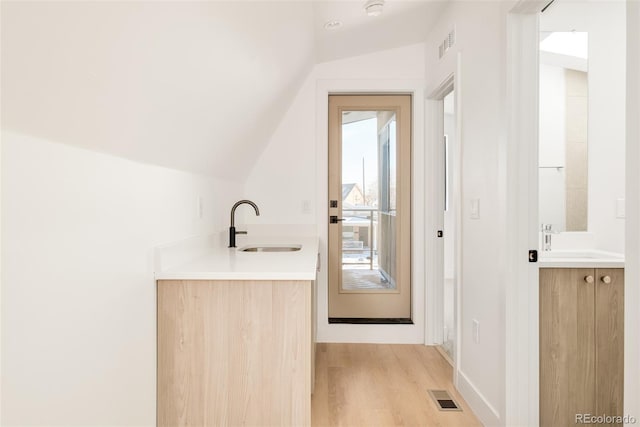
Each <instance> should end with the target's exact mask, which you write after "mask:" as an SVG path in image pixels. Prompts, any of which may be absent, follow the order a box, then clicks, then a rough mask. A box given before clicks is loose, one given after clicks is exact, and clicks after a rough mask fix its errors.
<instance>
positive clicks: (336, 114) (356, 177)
mask: <svg viewBox="0 0 640 427" xmlns="http://www.w3.org/2000/svg"><path fill="white" fill-rule="evenodd" d="M356 319H367V320H376V319H377V320H378V321H380V322H385V323H386V322H394V323H396V322H398V321H404V322H407V323H409V322H410V319H411V95H330V96H329V321H330V322H334V323H335V322H343V321H347V322H350V321H352V320H354V321H355V320H356Z"/></svg>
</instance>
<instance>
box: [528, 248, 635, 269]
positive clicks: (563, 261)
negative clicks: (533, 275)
mask: <svg viewBox="0 0 640 427" xmlns="http://www.w3.org/2000/svg"><path fill="white" fill-rule="evenodd" d="M538 263H539V265H540V268H624V255H622V254H618V253H614V252H605V251H598V250H552V251H548V252H541V256H540V258H539V259H538Z"/></svg>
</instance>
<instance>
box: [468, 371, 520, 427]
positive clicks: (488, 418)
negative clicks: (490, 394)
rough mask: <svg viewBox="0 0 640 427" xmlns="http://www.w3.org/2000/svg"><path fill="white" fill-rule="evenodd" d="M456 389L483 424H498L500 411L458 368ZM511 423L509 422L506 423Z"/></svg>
mask: <svg viewBox="0 0 640 427" xmlns="http://www.w3.org/2000/svg"><path fill="white" fill-rule="evenodd" d="M457 378H458V384H457V387H458V391H459V392H460V394H461V395H462V396H463V397H464V400H465V401H466V402H467V404H468V405H469V406H470V407H471V409H472V410H473V413H474V414H475V415H476V416H477V417H478V418H479V419H480V421H481V422H482V424H483V425H485V426H499V425H502V424H501V422H500V413H499V412H498V411H497V410H496V409H495V408H494V407H493V406H491V404H490V403H489V401H488V400H487V399H486V398H485V397H484V396H483V395H482V393H480V392H479V391H478V389H477V388H476V386H475V385H473V383H472V382H471V381H469V378H467V376H466V375H465V374H464V372H462V371H460V370H458V375H457ZM507 425H511V424H507Z"/></svg>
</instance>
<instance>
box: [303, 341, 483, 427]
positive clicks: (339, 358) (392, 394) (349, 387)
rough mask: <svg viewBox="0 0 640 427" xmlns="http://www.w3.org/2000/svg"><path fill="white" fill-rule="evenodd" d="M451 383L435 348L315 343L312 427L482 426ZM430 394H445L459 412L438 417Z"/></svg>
mask: <svg viewBox="0 0 640 427" xmlns="http://www.w3.org/2000/svg"><path fill="white" fill-rule="evenodd" d="M451 379H452V368H451V365H449V364H448V363H447V362H446V361H445V360H444V358H443V357H442V356H441V355H440V354H439V353H438V351H437V350H436V349H435V347H425V346H423V345H391V344H327V343H318V344H317V346H316V385H315V391H314V394H313V397H312V399H311V423H312V425H313V426H442V427H445V426H446V427H457V426H459V427H471V426H481V425H482V424H481V423H480V421H479V420H478V419H477V418H476V416H475V415H474V414H473V413H472V412H471V409H469V407H468V405H467V404H466V402H464V400H463V399H462V397H461V396H460V395H459V394H458V393H457V392H456V391H455V389H454V387H453V383H452V380H451ZM429 389H440V390H447V391H449V393H450V394H451V396H452V397H453V398H454V399H455V400H456V402H458V405H460V406H461V407H462V409H463V411H462V412H447V411H439V410H438V408H437V407H436V405H435V403H434V402H433V400H431V398H430V397H429V394H428V392H427V390H429Z"/></svg>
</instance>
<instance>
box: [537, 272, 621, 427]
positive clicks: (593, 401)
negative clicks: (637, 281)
mask: <svg viewBox="0 0 640 427" xmlns="http://www.w3.org/2000/svg"><path fill="white" fill-rule="evenodd" d="M623 344H624V269H622V268H614V269H593V268H542V269H540V426H542V427H552V426H553V427H555V426H569V425H575V424H576V414H591V415H592V416H600V415H610V416H622V415H623V409H622V404H623V377H624V376H623V373H624V358H623V357H624V346H623ZM604 425H617V424H604Z"/></svg>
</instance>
